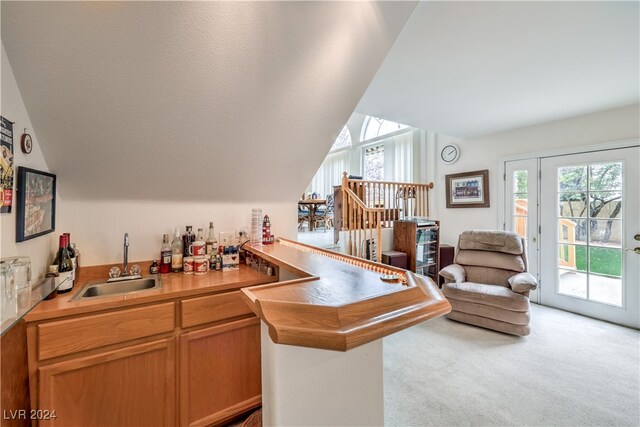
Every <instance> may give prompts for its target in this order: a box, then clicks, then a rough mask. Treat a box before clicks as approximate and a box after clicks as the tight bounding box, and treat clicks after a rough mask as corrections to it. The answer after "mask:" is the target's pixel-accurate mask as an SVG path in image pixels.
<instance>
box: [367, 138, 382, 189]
mask: <svg viewBox="0 0 640 427" xmlns="http://www.w3.org/2000/svg"><path fill="white" fill-rule="evenodd" d="M364 179H365V180H367V181H382V180H383V179H384V145H376V146H373V147H367V148H366V149H365V150H364Z"/></svg>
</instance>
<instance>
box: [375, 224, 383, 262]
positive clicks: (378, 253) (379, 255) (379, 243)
mask: <svg viewBox="0 0 640 427" xmlns="http://www.w3.org/2000/svg"><path fill="white" fill-rule="evenodd" d="M376 215H377V216H378V218H379V221H378V237H377V243H376V245H377V248H378V250H377V251H376V262H380V261H381V260H382V227H381V225H380V222H381V220H382V217H381V215H380V212H376Z"/></svg>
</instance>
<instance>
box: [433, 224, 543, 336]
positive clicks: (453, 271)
mask: <svg viewBox="0 0 640 427" xmlns="http://www.w3.org/2000/svg"><path fill="white" fill-rule="evenodd" d="M440 275H441V276H442V277H444V279H445V283H444V285H443V286H442V293H443V294H444V296H445V297H447V299H448V300H449V302H450V303H451V307H452V310H451V313H449V314H448V317H449V318H450V319H453V320H457V321H459V322H464V323H469V324H472V325H476V326H481V327H483V328H488V329H493V330H496V331H500V332H504V333H507V334H513V335H522V336H523V335H529V332H530V328H529V292H530V291H531V290H532V289H536V287H537V286H538V282H537V281H536V279H535V278H534V277H533V276H532V275H531V274H529V273H527V252H526V245H525V241H524V239H523V238H521V237H520V236H519V235H518V234H516V233H513V232H509V231H489V230H472V231H465V232H463V233H462V234H461V235H460V237H459V239H458V248H457V254H456V258H455V264H451V265H449V266H447V267H445V268H443V269H442V270H441V271H440Z"/></svg>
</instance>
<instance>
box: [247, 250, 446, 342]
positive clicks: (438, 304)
mask: <svg viewBox="0 0 640 427" xmlns="http://www.w3.org/2000/svg"><path fill="white" fill-rule="evenodd" d="M247 249H248V250H249V251H250V252H253V253H255V254H256V255H258V256H260V257H262V258H264V259H266V260H268V261H270V262H271V263H273V264H276V265H278V266H279V267H280V268H281V269H283V268H284V269H289V270H291V271H293V272H295V273H297V274H298V275H299V276H303V277H302V278H299V279H295V280H290V281H285V282H282V281H280V282H277V283H273V284H267V285H262V286H253V287H250V288H244V289H243V290H242V292H243V295H244V298H245V302H247V304H249V306H250V307H251V309H252V310H253V312H254V313H255V314H256V315H257V316H258V317H260V319H262V321H264V322H265V324H266V325H267V326H268V329H269V336H270V337H271V339H272V340H273V342H274V343H276V344H290V345H296V346H302V347H312V348H319V349H327V350H338V351H347V350H349V349H352V348H354V347H357V346H360V345H363V344H365V343H368V342H371V341H374V340H377V339H379V338H382V337H384V336H386V335H389V334H392V333H394V332H397V331H399V330H402V329H405V328H408V327H410V326H413V325H415V324H417V323H420V322H423V321H425V320H428V319H432V318H434V317H438V316H441V315H443V314H446V313H448V312H449V311H451V305H450V304H449V302H448V301H447V300H446V299H445V298H444V296H443V295H442V293H440V290H439V289H438V287H437V286H436V285H435V284H434V283H433V281H432V280H431V279H429V278H427V277H423V276H416V275H414V274H413V273H411V272H407V271H405V270H402V269H398V268H395V267H391V266H388V265H383V264H378V263H375V262H371V261H367V260H363V259H360V258H355V257H351V256H349V255H345V254H341V253H337V252H332V251H329V250H324V249H320V248H316V247H313V246H309V245H305V244H302V243H298V242H294V241H291V240H287V239H282V238H281V239H278V241H277V242H276V243H274V244H272V245H252V246H248V248H247ZM388 274H396V275H398V276H399V277H400V279H401V281H399V282H386V281H383V280H382V279H381V276H382V275H388Z"/></svg>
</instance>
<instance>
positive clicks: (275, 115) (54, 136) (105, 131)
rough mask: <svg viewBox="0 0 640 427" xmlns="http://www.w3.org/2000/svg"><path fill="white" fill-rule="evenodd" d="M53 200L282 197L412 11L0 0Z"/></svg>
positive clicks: (308, 173)
mask: <svg viewBox="0 0 640 427" xmlns="http://www.w3.org/2000/svg"><path fill="white" fill-rule="evenodd" d="M1 7H2V15H1V16H2V43H3V44H4V47H5V49H6V52H7V56H8V58H9V61H10V63H11V67H12V68H13V72H14V74H15V76H16V80H17V82H18V86H19V88H20V91H21V93H22V97H23V99H24V102H25V105H26V107H27V110H28V111H29V114H30V118H31V121H32V122H33V126H34V131H35V132H36V134H37V135H38V140H39V141H40V144H41V146H42V147H41V148H42V151H43V153H44V155H45V158H46V161H47V164H48V166H49V167H50V169H51V170H52V171H53V172H56V173H58V174H59V181H60V192H61V194H62V196H63V197H65V198H70V199H74V198H82V199H148V200H149V199H150V200H163V199H172V200H180V199H182V200H212V201H241V200H246V201H280V200H282V201H284V200H289V201H290V200H295V197H297V195H298V194H299V193H301V192H302V191H304V188H305V187H306V185H307V183H308V182H309V181H310V180H311V178H312V176H313V174H314V173H315V171H316V170H317V168H318V166H319V165H320V163H321V162H322V160H323V159H324V156H325V154H326V153H327V151H328V150H329V148H330V147H331V144H332V143H333V140H334V139H335V137H336V136H337V135H338V134H339V132H340V130H341V129H342V126H343V125H344V124H345V123H346V121H347V119H348V118H349V116H350V115H351V113H352V112H353V110H354V108H355V106H356V104H357V103H358V101H359V99H360V98H361V96H362V94H363V93H364V91H365V89H366V88H367V86H368V85H369V83H370V81H371V79H372V78H373V76H374V74H375V72H376V70H377V69H378V67H379V66H380V64H381V63H382V61H383V59H384V57H385V55H386V53H387V52H388V50H389V48H390V47H391V45H392V44H393V42H394V40H395V39H396V37H397V35H398V33H399V32H400V30H401V29H402V28H403V26H404V24H405V22H406V21H407V19H408V17H409V16H410V14H411V12H412V11H413V9H414V8H415V3H413V2H411V3H406V2H400V3H386V2H385V3H368V2H367V3H365V2H354V3H351V2H349V3H343V2H64V3H61V2H7V1H3V2H2V5H1Z"/></svg>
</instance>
